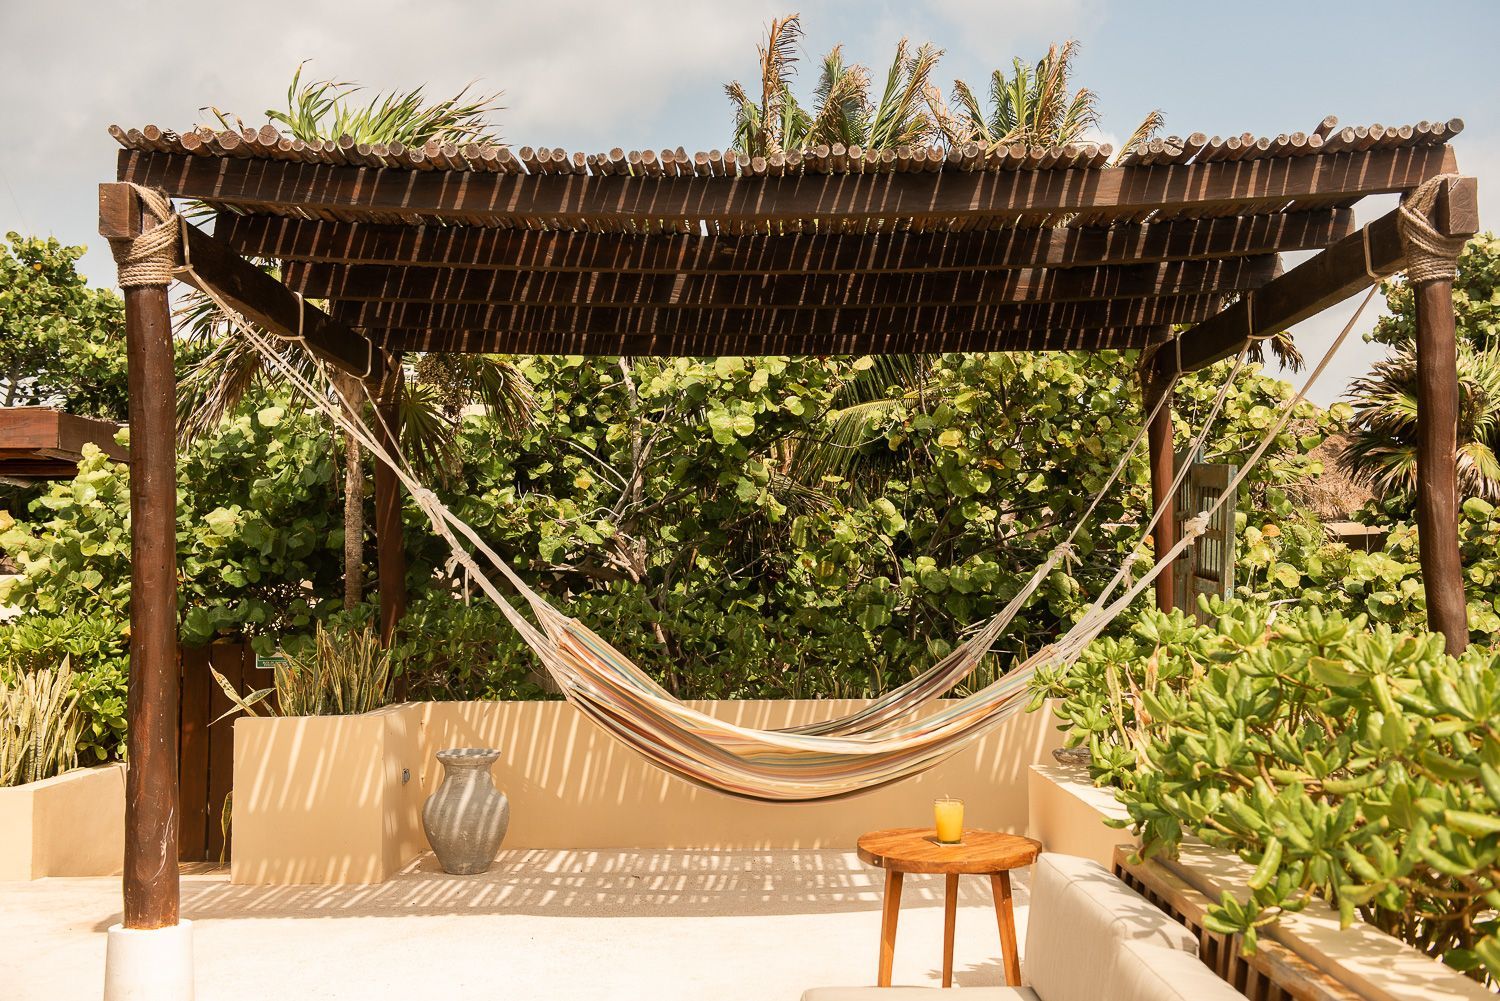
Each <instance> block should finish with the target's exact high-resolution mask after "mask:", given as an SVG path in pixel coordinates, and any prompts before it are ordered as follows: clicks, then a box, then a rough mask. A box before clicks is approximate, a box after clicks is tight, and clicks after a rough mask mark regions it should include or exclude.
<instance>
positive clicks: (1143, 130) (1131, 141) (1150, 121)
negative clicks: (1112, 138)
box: [1115, 109, 1167, 163]
mask: <svg viewBox="0 0 1500 1001" xmlns="http://www.w3.org/2000/svg"><path fill="white" fill-rule="evenodd" d="M1166 122H1167V119H1166V116H1165V115H1163V114H1162V113H1161V110H1160V109H1157V110H1155V111H1152V112H1151V113H1150V114H1148V115H1147V116H1146V117H1145V118H1142V119H1141V122H1140V124H1139V125H1137V126H1136V127H1135V131H1134V132H1132V133H1130V137H1129V138H1128V139H1126V140H1125V142H1124V143H1122V144H1121V145H1120V150H1119V152H1117V153H1116V154H1115V162H1116V163H1119V162H1120V160H1121V158H1122V157H1124V156H1125V154H1126V153H1128V152H1130V148H1131V147H1132V146H1137V145H1139V144H1140V143H1143V142H1150V141H1151V140H1152V139H1155V138H1156V135H1157V133H1158V132H1160V131H1161V129H1162V126H1163V125H1165V124H1166Z"/></svg>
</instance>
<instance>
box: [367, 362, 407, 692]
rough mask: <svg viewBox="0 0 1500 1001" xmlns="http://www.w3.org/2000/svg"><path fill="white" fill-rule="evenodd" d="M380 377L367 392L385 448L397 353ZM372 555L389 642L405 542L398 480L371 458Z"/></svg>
mask: <svg viewBox="0 0 1500 1001" xmlns="http://www.w3.org/2000/svg"><path fill="white" fill-rule="evenodd" d="M380 375H381V379H380V382H379V384H378V385H377V386H376V388H375V390H374V392H373V393H372V394H371V395H372V396H373V397H374V398H375V401H376V414H377V417H378V419H377V420H376V422H375V428H374V430H375V435H376V437H377V439H378V440H379V441H380V442H381V444H382V445H383V446H384V447H385V448H386V449H387V451H393V446H394V445H395V439H396V438H398V437H399V436H400V433H401V409H400V406H399V398H398V395H397V391H398V387H399V385H400V381H399V380H400V379H401V378H402V375H401V358H400V356H399V355H397V356H394V357H392V358H390V359H389V360H388V361H386V362H384V363H383V364H382V367H381V372H380ZM375 558H376V573H377V577H378V579H377V587H378V589H379V594H380V641H381V642H382V643H384V644H385V645H387V646H389V645H390V642H391V637H392V636H393V635H394V634H395V631H396V625H397V623H399V622H400V621H401V617H402V616H403V615H405V614H406V544H405V539H404V533H403V526H402V524H401V483H400V481H399V480H398V479H397V478H396V474H395V472H394V471H392V469H391V468H390V467H389V466H387V465H386V464H385V463H384V462H381V461H380V460H378V459H377V460H376V461H375ZM405 684H406V677H405V675H402V676H401V678H400V679H399V680H398V688H400V689H401V691H399V692H398V695H399V696H400V697H403V698H404V697H405V690H404V689H405Z"/></svg>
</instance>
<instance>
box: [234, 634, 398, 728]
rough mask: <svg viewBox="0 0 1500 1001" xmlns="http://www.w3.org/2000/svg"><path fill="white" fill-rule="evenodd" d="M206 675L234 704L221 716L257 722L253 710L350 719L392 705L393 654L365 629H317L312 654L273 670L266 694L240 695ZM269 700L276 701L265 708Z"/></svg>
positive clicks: (260, 690)
mask: <svg viewBox="0 0 1500 1001" xmlns="http://www.w3.org/2000/svg"><path fill="white" fill-rule="evenodd" d="M209 670H210V671H212V672H213V676H214V680H215V681H217V682H218V683H219V687H220V688H222V689H223V690H224V694H225V695H227V696H228V697H229V701H230V702H232V703H234V708H233V709H231V710H230V711H229V712H228V713H225V714H224V715H225V716H229V715H233V714H234V713H236V712H243V713H245V714H246V715H249V716H259V715H261V712H257V710H256V707H257V706H259V707H260V709H261V711H263V712H266V713H267V714H268V715H272V716H353V715H357V714H359V713H367V712H369V711H371V710H372V709H379V708H380V707H381V706H383V705H387V704H389V703H390V701H391V679H392V670H391V652H390V650H388V649H386V648H384V647H382V646H381V645H380V634H379V633H378V632H376V631H375V630H374V629H372V628H370V627H369V626H362V627H357V628H354V627H351V628H347V629H341V628H327V627H325V626H323V624H322V623H319V624H318V629H317V634H316V635H315V636H314V638H313V646H312V649H311V650H310V651H308V652H307V653H305V654H302V655H300V656H295V657H291V658H289V659H288V661H287V663H285V664H279V665H277V667H276V674H275V681H274V683H273V684H272V686H271V687H270V688H262V689H259V690H257V691H253V692H250V693H248V694H241V693H240V692H238V691H236V690H235V687H234V685H233V684H231V683H230V681H229V679H228V678H226V677H224V676H223V675H222V674H220V673H219V672H218V671H213V669H212V668H210V669H209ZM273 695H274V696H275V701H274V702H268V701H267V700H269V699H270V698H271V697H272V696H273ZM219 718H220V719H223V718H224V717H223V716H221V717H219ZM215 722H218V720H215Z"/></svg>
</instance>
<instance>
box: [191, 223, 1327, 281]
mask: <svg viewBox="0 0 1500 1001" xmlns="http://www.w3.org/2000/svg"><path fill="white" fill-rule="evenodd" d="M1353 231H1354V213H1353V212H1352V211H1351V210H1349V209H1343V208H1340V209H1315V210H1311V211H1307V212H1289V213H1285V214H1280V213H1276V214H1266V215H1249V216H1231V217H1227V218H1218V219H1178V220H1171V221H1167V222H1155V223H1146V224H1144V225H1121V226H1115V227H1109V228H1105V227H1100V226H1091V227H1078V228H1074V227H1067V228H1050V227H1046V228H1044V227H1034V226H1033V227H1025V228H1019V227H1006V228H1003V229H995V230H983V231H977V232H960V233H954V232H946V231H943V232H926V233H910V232H902V233H874V234H854V233H787V234H784V235H777V236H697V235H679V234H669V235H661V236H653V237H642V236H637V235H633V234H622V233H576V232H567V231H553V230H528V229H491V228H485V227H478V226H403V225H393V224H386V225H382V224H379V223H343V222H328V221H319V220H305V219H285V218H279V217H276V216H245V215H236V214H233V213H228V212H225V213H221V214H220V215H219V217H218V221H217V222H216V223H215V227H214V235H215V237H216V238H218V239H222V240H223V241H224V242H225V243H227V244H229V246H230V247H232V248H233V249H234V250H235V251H236V252H237V253H240V254H244V255H246V256H250V257H268V258H275V259H277V260H282V261H304V262H307V261H311V262H321V263H331V264H340V265H354V266H360V265H369V266H377V267H378V266H386V265H398V266H401V267H412V268H419V267H453V268H468V269H488V270H499V271H523V272H538V271H544V272H611V273H631V274H666V275H675V274H704V275H707V274H751V275H778V274H792V275H819V274H851V273H853V274H858V273H866V272H872V271H878V272H882V273H889V272H917V273H923V274H931V273H933V272H938V271H1004V270H1010V269H1014V268H1043V267H1045V268H1057V267H1093V266H1096V265H1102V264H1122V263H1157V262H1161V261H1186V260H1205V259H1220V258H1228V257H1239V256H1254V255H1262V254H1273V253H1276V252H1278V251H1295V250H1321V249H1323V248H1324V247H1326V246H1328V245H1329V244H1330V243H1333V242H1334V241H1335V240H1338V239H1340V238H1342V237H1344V236H1347V235H1349V234H1350V233H1351V232H1353Z"/></svg>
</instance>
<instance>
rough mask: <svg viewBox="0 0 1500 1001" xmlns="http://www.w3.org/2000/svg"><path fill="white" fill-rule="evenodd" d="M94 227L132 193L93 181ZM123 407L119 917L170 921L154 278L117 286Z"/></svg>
mask: <svg viewBox="0 0 1500 1001" xmlns="http://www.w3.org/2000/svg"><path fill="white" fill-rule="evenodd" d="M99 232H100V235H102V236H104V237H105V238H106V239H109V240H112V241H128V240H131V239H133V238H135V237H136V236H138V235H139V234H140V232H141V210H140V206H139V202H138V199H137V197H136V195H135V193H134V191H132V190H131V189H129V188H126V187H124V186H122V185H112V184H107V185H101V186H100V213H99ZM124 299H125V355H126V365H127V368H128V375H127V380H128V383H129V415H130V427H131V435H130V521H131V535H130V593H131V601H130V683H129V691H128V696H127V700H126V718H127V720H128V722H129V731H128V735H127V736H126V754H127V757H128V760H129V761H130V768H129V769H127V771H126V773H125V860H124V877H123V880H122V882H123V886H124V899H125V906H124V925H125V927H126V928H139V929H152V928H165V927H168V926H171V925H175V924H176V923H177V919H178V911H179V906H180V891H179V887H178V880H177V860H178V850H177V706H178V690H177V479H176V474H177V459H176V415H175V414H174V412H173V401H174V399H175V395H176V392H175V391H176V383H175V375H174V373H173V350H172V314H171V305H170V303H169V302H168V301H167V289H166V286H164V285H160V286H158V285H150V286H135V287H131V288H126V289H125V290H124Z"/></svg>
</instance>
